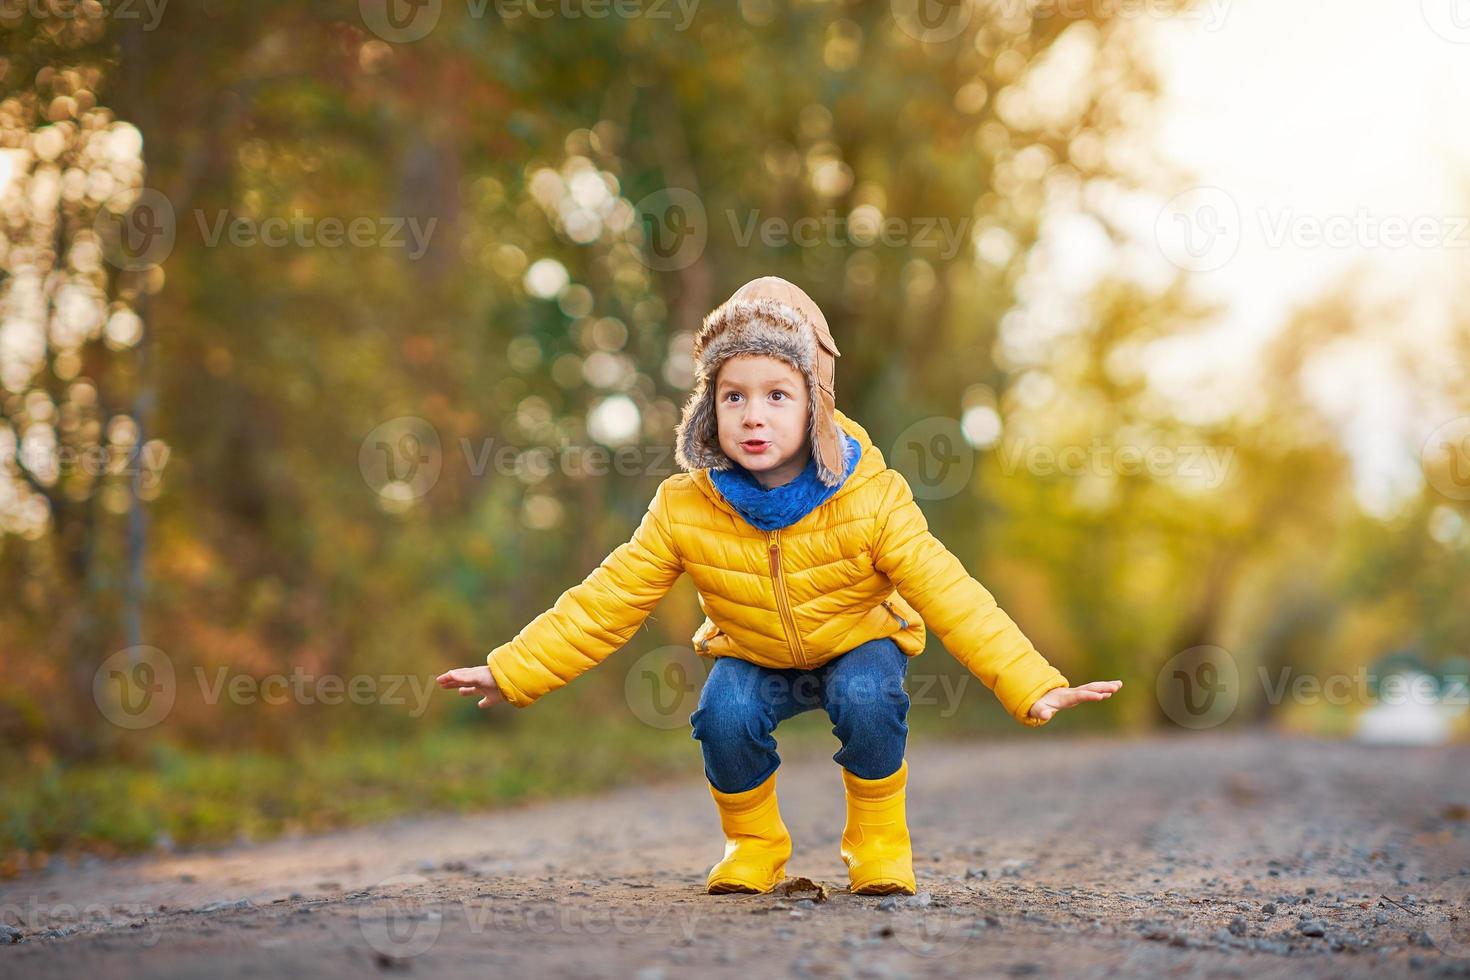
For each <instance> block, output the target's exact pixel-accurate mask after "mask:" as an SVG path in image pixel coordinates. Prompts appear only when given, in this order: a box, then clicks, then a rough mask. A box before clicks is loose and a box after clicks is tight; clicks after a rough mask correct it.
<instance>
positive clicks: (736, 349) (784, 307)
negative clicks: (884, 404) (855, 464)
mask: <svg viewBox="0 0 1470 980" xmlns="http://www.w3.org/2000/svg"><path fill="white" fill-rule="evenodd" d="M741 354H761V355H765V356H767V357H775V358H779V359H780V360H782V361H785V362H786V363H788V364H790V365H791V366H792V367H793V368H794V369H796V370H797V371H798V372H800V373H801V375H802V376H803V377H804V378H806V388H807V403H808V406H809V410H810V421H809V425H808V431H809V434H810V435H811V444H812V456H813V457H814V458H815V459H816V463H817V478H818V479H819V480H821V481H822V483H823V484H825V485H826V486H829V487H835V486H837V485H839V484H840V483H842V478H843V476H844V474H845V467H844V466H843V462H844V461H843V457H842V449H843V447H842V436H841V434H840V432H839V430H838V427H837V418H836V416H835V415H834V412H835V411H836V409H837V398H836V391H835V389H834V388H833V375H834V373H835V370H836V363H837V358H838V357H840V356H842V355H841V353H840V352H839V351H838V350H837V345H836V344H835V343H833V342H832V332H831V330H830V329H828V327H827V318H826V317H824V316H823V315H822V311H821V310H820V309H819V308H818V307H817V304H816V303H815V302H813V301H812V298H811V297H810V296H808V295H807V294H806V293H804V292H802V291H801V290H800V289H798V288H797V287H796V286H794V285H792V284H791V283H789V282H787V281H786V280H785V279H780V278H778V277H776V276H762V277H761V278H759V279H752V280H751V281H750V282H748V283H746V284H745V285H744V286H741V287H740V288H739V289H737V290H736V291H735V295H733V296H731V297H730V298H729V299H727V300H726V301H725V302H724V303H722V304H720V306H719V307H717V308H716V309H715V310H714V312H712V313H710V315H709V316H707V317H705V318H704V323H703V325H702V326H701V327H700V328H699V332H698V333H697V334H696V335H695V337H694V392H693V394H691V395H690V396H689V401H688V402H686V403H685V405H684V417H683V419H682V420H681V421H680V422H679V425H678V428H677V429H675V431H674V459H675V461H676V462H678V464H679V465H680V466H682V467H684V469H686V470H697V469H712V470H728V469H731V468H732V467H734V466H735V461H734V460H732V459H730V457H729V456H727V455H725V452H724V450H722V449H721V448H720V438H719V433H718V430H717V428H716V423H715V375H716V373H718V371H719V370H720V365H721V364H723V363H724V362H725V361H726V360H728V359H729V358H731V357H736V356H738V355H741Z"/></svg>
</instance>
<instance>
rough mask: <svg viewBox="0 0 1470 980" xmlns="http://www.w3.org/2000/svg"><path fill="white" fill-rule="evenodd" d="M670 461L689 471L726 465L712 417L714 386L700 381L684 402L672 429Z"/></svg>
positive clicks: (714, 420)
mask: <svg viewBox="0 0 1470 980" xmlns="http://www.w3.org/2000/svg"><path fill="white" fill-rule="evenodd" d="M674 462H676V463H678V464H679V465H680V466H682V467H683V468H684V469H686V470H689V471H691V472H692V471H694V470H702V469H712V470H727V469H729V468H730V466H731V465H732V464H731V461H730V457H728V456H726V455H725V452H724V450H722V449H721V448H720V432H719V423H718V420H717V419H716V418H715V394H714V388H713V387H712V386H711V385H710V384H709V383H708V382H706V381H701V382H700V383H699V385H698V386H697V387H696V388H695V390H694V393H693V394H692V395H690V396H689V401H688V402H687V403H686V404H685V405H684V417H683V419H682V420H680V422H679V426H678V428H677V429H676V430H675V432H674Z"/></svg>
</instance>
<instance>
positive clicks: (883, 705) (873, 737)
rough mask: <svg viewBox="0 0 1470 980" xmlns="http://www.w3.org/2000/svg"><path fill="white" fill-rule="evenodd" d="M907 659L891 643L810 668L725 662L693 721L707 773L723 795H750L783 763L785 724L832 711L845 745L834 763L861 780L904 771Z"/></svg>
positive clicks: (712, 676)
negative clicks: (780, 738)
mask: <svg viewBox="0 0 1470 980" xmlns="http://www.w3.org/2000/svg"><path fill="white" fill-rule="evenodd" d="M908 661H909V658H908V656H907V655H906V654H905V653H904V652H903V651H902V650H900V649H899V647H898V644H897V643H894V642H893V640H891V639H888V638H887V637H885V638H883V639H879V640H871V641H869V642H867V643H864V644H862V645H861V646H857V647H853V648H852V649H851V650H849V651H847V652H846V653H844V654H842V655H841V656H839V657H835V658H833V659H832V660H829V661H828V662H827V663H825V664H822V665H821V666H820V667H814V668H812V669H810V670H802V669H800V668H795V667H791V668H785V669H780V670H778V669H773V668H770V667H762V666H760V665H759V664H753V663H751V662H750V661H748V660H741V659H740V658H738V657H719V658H717V659H716V660H715V664H714V667H712V668H711V669H710V672H709V677H708V678H707V679H706V680H705V682H704V689H703V690H702V691H701V692H700V694H699V707H698V708H696V709H695V711H694V713H693V714H692V715H690V716H689V722H690V724H691V725H692V726H693V731H692V732H691V733H690V734H691V737H693V738H694V739H696V740H697V741H698V742H699V744H700V748H701V750H702V751H703V752H704V774H705V777H706V778H707V779H708V780H709V781H710V782H711V783H712V784H713V785H714V787H715V789H717V790H719V791H720V792H722V793H743V792H745V791H746V790H748V789H754V788H755V787H757V786H759V785H760V784H761V783H763V782H765V781H766V779H767V778H769V777H770V775H771V773H773V772H775V771H776V767H777V766H779V765H780V764H781V757H780V756H779V755H778V754H777V753H776V740H775V739H774V738H772V737H771V733H772V732H773V731H775V728H776V726H777V725H778V724H780V723H781V722H783V721H785V720H786V719H787V718H790V717H792V716H793V715H799V714H801V713H802V712H803V711H811V710H812V709H814V708H825V709H826V711H827V717H828V718H831V719H832V734H834V735H836V736H837V738H838V739H839V740H840V741H841V742H842V748H841V749H839V750H838V751H837V753H836V754H835V755H834V756H832V758H833V760H834V761H836V762H837V764H838V765H840V766H842V767H843V768H844V769H846V770H848V771H849V772H851V773H852V774H853V775H855V776H857V777H858V778H860V779H882V778H883V777H885V776H891V775H893V774H894V773H895V772H898V768H899V766H901V765H902V764H903V756H904V746H905V743H906V742H907V741H908V733H909V726H908V721H907V718H908V712H909V696H908V692H907V691H905V690H904V689H903V682H904V678H905V676H907V674H908Z"/></svg>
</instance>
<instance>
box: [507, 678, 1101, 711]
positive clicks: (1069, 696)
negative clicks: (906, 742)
mask: <svg viewBox="0 0 1470 980" xmlns="http://www.w3.org/2000/svg"><path fill="white" fill-rule="evenodd" d="M486 669H487V670H488V669H489V668H486ZM1122 686H1123V682H1122V681H1092V682H1091V683H1089V684H1083V685H1082V686H1081V687H1054V688H1052V689H1051V690H1050V691H1047V692H1046V693H1045V694H1043V695H1042V696H1041V697H1039V698H1037V699H1036V703H1035V704H1033V705H1032V706H1031V710H1030V711H1028V712H1026V713H1027V714H1029V715H1030V716H1031V717H1032V718H1040V719H1041V720H1042V721H1050V720H1051V716H1052V715H1054V714H1056V713H1057V712H1058V711H1061V710H1062V709H1063V708H1073V707H1076V706H1077V705H1079V704H1081V703H1082V702H1084V701H1106V700H1107V699H1108V698H1110V697H1112V696H1113V692H1114V691H1116V690H1117V689H1118V688H1120V687H1122Z"/></svg>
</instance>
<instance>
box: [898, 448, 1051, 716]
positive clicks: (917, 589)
mask: <svg viewBox="0 0 1470 980" xmlns="http://www.w3.org/2000/svg"><path fill="white" fill-rule="evenodd" d="M883 478H884V477H881V476H880V477H879V479H883ZM887 479H888V480H889V485H888V487H887V489H886V490H885V491H884V492H883V495H882V503H881V504H880V505H879V510H878V515H877V522H878V527H877V532H876V536H875V539H874V542H875V543H874V546H873V563H874V566H875V567H876V568H877V569H878V570H879V571H881V572H883V574H885V575H887V576H888V578H889V579H890V580H891V581H892V582H893V584H894V587H896V588H897V589H898V591H899V594H900V595H902V596H903V598H904V601H906V602H907V603H909V605H911V606H913V607H914V608H915V609H916V610H918V612H919V615H920V616H921V617H922V618H923V620H924V622H925V624H926V625H928V626H930V627H932V628H933V630H934V631H935V632H936V633H937V634H939V638H940V640H941V641H942V642H943V643H944V646H945V648H946V649H947V650H949V651H950V653H952V654H953V655H954V657H955V659H957V660H959V661H960V663H962V664H964V665H965V667H966V668H967V669H969V671H970V673H972V674H974V675H975V676H976V677H978V678H980V680H981V682H982V683H983V684H984V685H985V686H986V687H987V688H989V689H990V690H991V691H993V692H995V696H996V697H997V698H998V699H999V700H1000V703H1001V704H1002V705H1003V706H1004V707H1005V709H1006V711H1007V712H1008V713H1009V714H1010V716H1011V717H1012V718H1014V719H1016V720H1017V721H1019V722H1020V723H1021V724H1023V725H1027V726H1029V727H1032V728H1038V727H1040V726H1041V725H1044V724H1046V722H1044V721H1041V720H1039V719H1036V718H1032V717H1030V716H1029V715H1028V714H1027V712H1028V711H1030V710H1031V706H1032V705H1033V704H1035V703H1036V700H1037V699H1038V698H1040V697H1041V696H1042V695H1043V694H1045V693H1046V692H1047V691H1050V690H1051V689H1053V688H1057V687H1069V686H1070V685H1069V684H1068V683H1067V678H1066V677H1064V676H1062V673H1061V672H1060V671H1059V670H1057V669H1056V668H1055V667H1053V666H1052V665H1051V664H1050V663H1048V662H1047V661H1046V659H1045V658H1044V657H1042V655H1041V654H1040V653H1038V652H1037V651H1036V648H1035V647H1033V646H1032V645H1031V641H1030V640H1028V639H1026V636H1025V634H1024V633H1022V632H1021V629H1020V627H1018V626H1017V625H1016V624H1015V623H1014V622H1013V621H1012V620H1011V617H1009V616H1007V615H1006V613H1005V611H1004V610H1002V609H1001V608H1000V607H999V606H997V605H996V602H995V597H994V596H992V595H991V594H990V592H989V591H988V590H986V588H985V586H983V585H981V584H980V583H979V582H977V581H976V580H975V579H974V578H972V577H971V576H970V574H969V573H968V572H966V571H965V567H964V566H963V565H962V564H960V560H959V559H958V558H956V557H955V556H954V555H953V554H952V553H951V552H950V551H949V549H947V548H945V547H944V545H943V544H941V543H940V541H939V539H938V538H936V537H934V535H933V534H931V533H930V532H929V524H928V522H927V521H926V520H925V519H924V512H923V511H921V510H920V509H919V505H918V504H916V503H915V502H914V495H913V491H912V490H911V489H909V484H908V481H907V480H905V479H904V477H903V474H902V473H899V472H898V471H897V470H892V469H890V470H889V471H888V476H887Z"/></svg>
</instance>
